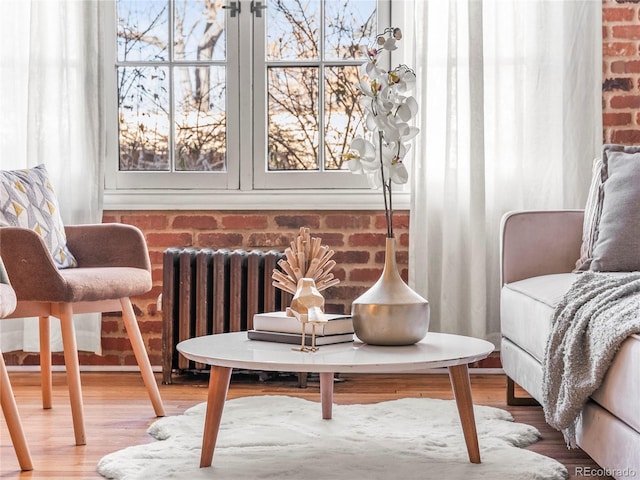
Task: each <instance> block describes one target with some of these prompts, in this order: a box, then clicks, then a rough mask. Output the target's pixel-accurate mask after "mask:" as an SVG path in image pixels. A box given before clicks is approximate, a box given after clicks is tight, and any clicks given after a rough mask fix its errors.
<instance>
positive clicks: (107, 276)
mask: <svg viewBox="0 0 640 480" xmlns="http://www.w3.org/2000/svg"><path fill="white" fill-rule="evenodd" d="M65 234H66V237H67V247H68V248H69V250H70V251H71V252H73V256H74V257H75V259H76V260H77V264H78V266H77V267H76V268H65V269H58V268H57V267H56V264H55V263H54V260H53V257H52V255H51V253H50V251H49V250H48V249H47V246H46V245H45V243H44V241H43V239H42V237H41V236H40V235H39V234H38V233H36V232H35V231H33V230H31V229H29V228H23V227H0V256H2V257H3V258H4V259H5V266H6V269H7V273H8V276H9V278H10V279H11V283H12V286H13V288H14V290H15V293H16V297H17V307H16V310H15V311H14V312H13V313H12V314H10V315H9V317H10V318H15V317H34V316H35V317H39V330H40V363H41V375H42V404H43V408H51V386H52V382H51V350H50V345H49V317H50V316H54V317H57V318H59V319H60V326H61V333H62V343H63V350H64V361H65V364H66V371H67V381H68V384H69V395H70V403H71V413H72V417H73V426H74V434H75V442H76V445H84V444H85V443H86V438H85V427H84V408H83V403H82V390H81V383H80V369H79V362H78V352H77V346H76V337H75V332H74V326H73V322H72V317H73V314H74V313H89V312H114V311H122V317H123V321H124V325H125V328H126V331H127V334H128V336H129V340H130V341H131V345H132V347H133V351H134V354H135V357H136V360H137V362H138V366H139V368H140V371H141V373H142V378H143V380H144V383H145V386H146V388H147V392H148V394H149V397H150V398H151V403H152V405H153V408H154V411H155V414H156V415H157V416H164V407H163V405H162V400H161V398H160V392H159V390H158V385H157V384H156V380H155V378H154V375H153V371H152V369H151V364H150V362H149V357H148V356H147V352H146V350H145V346H144V343H143V340H142V336H141V334H140V329H139V327H138V323H137V321H136V318H135V314H134V311H133V307H132V305H131V300H130V297H131V296H134V295H141V294H144V293H146V292H148V291H149V290H150V289H151V265H150V261H149V254H148V251H147V246H146V243H145V240H144V236H143V235H142V232H140V230H139V229H137V228H135V227H133V226H130V225H122V224H95V225H77V226H67V227H65Z"/></svg>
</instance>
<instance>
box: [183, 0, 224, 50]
mask: <svg viewBox="0 0 640 480" xmlns="http://www.w3.org/2000/svg"><path fill="white" fill-rule="evenodd" d="M220 7H221V3H220V2H211V1H210V0H185V1H181V2H176V6H175V20H174V31H175V33H174V46H173V55H174V60H177V61H180V60H189V61H194V60H199V61H211V60H224V59H225V55H226V53H225V49H226V45H225V44H226V38H225V37H226V36H225V11H224V10H223V9H222V8H220Z"/></svg>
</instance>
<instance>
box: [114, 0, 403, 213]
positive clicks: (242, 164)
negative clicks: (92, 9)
mask: <svg viewBox="0 0 640 480" xmlns="http://www.w3.org/2000/svg"><path fill="white" fill-rule="evenodd" d="M239 1H240V3H241V9H242V13H241V14H240V15H239V16H238V17H236V18H235V19H232V20H234V21H229V22H228V23H227V25H228V27H229V28H238V29H239V30H240V31H241V32H251V34H250V35H244V34H243V35H238V36H236V38H238V43H237V45H232V44H231V41H230V42H228V44H227V58H228V59H229V60H231V59H232V57H234V55H233V53H232V48H235V49H237V52H238V54H237V58H253V49H254V45H253V41H254V35H253V32H254V30H253V28H254V26H253V25H252V23H253V22H254V21H256V18H255V17H254V15H252V14H251V13H250V3H251V2H250V1H249V0H239ZM391 2H392V3H393V9H392V11H391V19H392V21H393V22H395V23H398V21H399V20H401V19H402V18H403V16H402V15H403V12H402V4H403V3H404V2H401V1H397V0H396V1H395V2H393V0H391ZM101 8H102V18H103V19H104V25H105V35H104V43H103V54H104V57H103V58H104V65H105V68H104V71H105V75H104V78H105V88H104V92H105V106H106V115H105V122H106V148H105V150H106V165H105V192H104V209H105V210H152V209H153V210H196V209H207V210H239V209H246V210H272V209H273V210H275V209H283V210H292V209H293V210H381V209H383V208H384V205H383V204H382V192H381V191H380V190H372V189H369V188H368V187H367V185H366V180H365V178H364V177H362V176H359V175H353V174H351V173H350V172H326V173H324V175H329V176H330V177H329V178H330V179H333V180H330V181H328V182H327V181H325V183H324V184H323V183H322V182H319V183H315V184H314V185H318V186H319V187H320V188H301V187H300V185H304V184H309V183H308V182H309V179H307V178H306V177H307V176H308V175H316V176H317V175H319V174H320V175H323V174H322V173H321V172H269V175H271V176H273V177H274V178H272V179H269V180H268V181H265V180H262V179H260V178H261V176H260V173H258V174H256V169H257V170H260V169H261V168H262V170H264V168H265V167H264V165H263V163H264V162H262V161H256V162H255V165H254V158H256V159H264V158H265V152H264V150H265V149H266V139H265V141H264V142H263V144H264V147H262V146H260V147H255V146H254V143H255V142H254V141H253V136H254V134H255V133H254V131H253V130H252V129H251V128H246V126H247V125H255V124H256V120H255V115H254V109H253V105H254V102H256V101H257V100H256V98H259V97H260V95H262V98H263V99H264V98H265V97H264V95H265V92H264V90H265V88H264V86H262V89H261V90H262V92H259V91H258V90H260V89H259V88H255V87H256V84H255V83H254V80H253V78H252V76H251V73H252V72H251V70H252V68H255V66H254V62H237V64H236V65H234V66H233V67H231V66H229V67H228V71H229V70H230V69H231V68H235V70H236V72H237V75H238V77H237V78H238V81H237V82H236V83H235V84H233V83H234V82H228V84H227V88H228V90H227V98H228V99H232V98H233V97H235V98H236V99H237V101H236V103H235V105H236V106H237V108H234V109H229V106H230V105H231V103H232V102H231V101H228V102H227V108H228V115H229V116H230V121H229V127H228V128H234V127H232V126H231V125H232V124H233V123H232V120H233V119H234V118H233V116H235V115H237V117H236V118H237V119H240V118H242V119H249V121H242V124H240V122H236V123H235V125H241V127H240V132H233V131H230V132H229V136H233V135H234V133H236V134H237V135H236V137H235V138H237V139H238V140H239V141H238V142H237V144H236V145H231V144H229V142H228V145H227V148H228V150H227V154H228V166H227V170H228V174H227V175H225V174H218V173H211V172H207V173H206V175H204V174H203V173H204V172H180V174H179V176H178V175H166V174H165V173H166V172H119V171H118V166H119V162H118V156H119V152H118V127H117V125H118V105H117V90H116V85H117V78H116V68H115V66H114V65H115V59H116V42H115V34H116V31H115V30H116V28H115V0H105V1H103V2H101ZM229 11H230V10H227V15H229ZM383 13H384V12H383ZM263 18H264V17H263ZM261 23H262V24H263V25H264V21H262V22H261ZM395 23H394V24H395ZM229 37H232V36H231V35H230V36H229ZM229 37H228V38H229ZM256 83H259V82H256ZM254 88H255V91H254ZM251 92H253V93H251ZM258 123H259V122H258ZM263 123H266V118H265V120H264V122H263ZM264 130H266V127H265V128H264ZM236 155H237V156H236ZM234 158H236V159H237V160H236V161H233V159H234ZM258 164H259V165H258ZM215 175H218V177H217V178H218V179H220V178H221V177H226V178H225V180H224V181H216V182H212V181H211V180H210V179H211V176H215ZM177 177H179V178H181V179H184V180H178V179H177ZM337 177H341V178H342V179H343V180H340V181H336V180H335V178H337ZM214 178H215V177H214ZM257 178H258V179H259V180H258V181H256V179H257ZM316 178H318V177H316ZM409 200H410V199H409V192H408V188H407V185H402V186H398V188H397V192H394V207H395V209H397V210H403V209H408V208H409Z"/></svg>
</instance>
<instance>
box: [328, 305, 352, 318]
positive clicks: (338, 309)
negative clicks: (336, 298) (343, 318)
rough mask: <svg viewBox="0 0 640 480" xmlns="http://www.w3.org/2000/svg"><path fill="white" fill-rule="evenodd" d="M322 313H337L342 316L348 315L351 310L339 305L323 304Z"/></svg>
mask: <svg viewBox="0 0 640 480" xmlns="http://www.w3.org/2000/svg"><path fill="white" fill-rule="evenodd" d="M324 311H325V312H327V313H338V314H340V315H344V314H346V313H349V312H350V311H351V310H350V309H348V308H347V307H346V306H345V305H342V304H339V303H325V304H324Z"/></svg>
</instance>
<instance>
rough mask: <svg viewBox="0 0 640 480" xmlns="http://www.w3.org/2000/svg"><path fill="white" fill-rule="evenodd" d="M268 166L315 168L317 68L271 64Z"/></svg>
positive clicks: (283, 168)
mask: <svg viewBox="0 0 640 480" xmlns="http://www.w3.org/2000/svg"><path fill="white" fill-rule="evenodd" d="M267 76H268V92H269V100H268V113H267V114H268V118H269V126H268V128H269V149H268V152H269V162H268V163H269V170H317V169H318V131H319V129H318V68H317V67H285V68H275V67H270V68H269V69H268V70H267Z"/></svg>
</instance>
